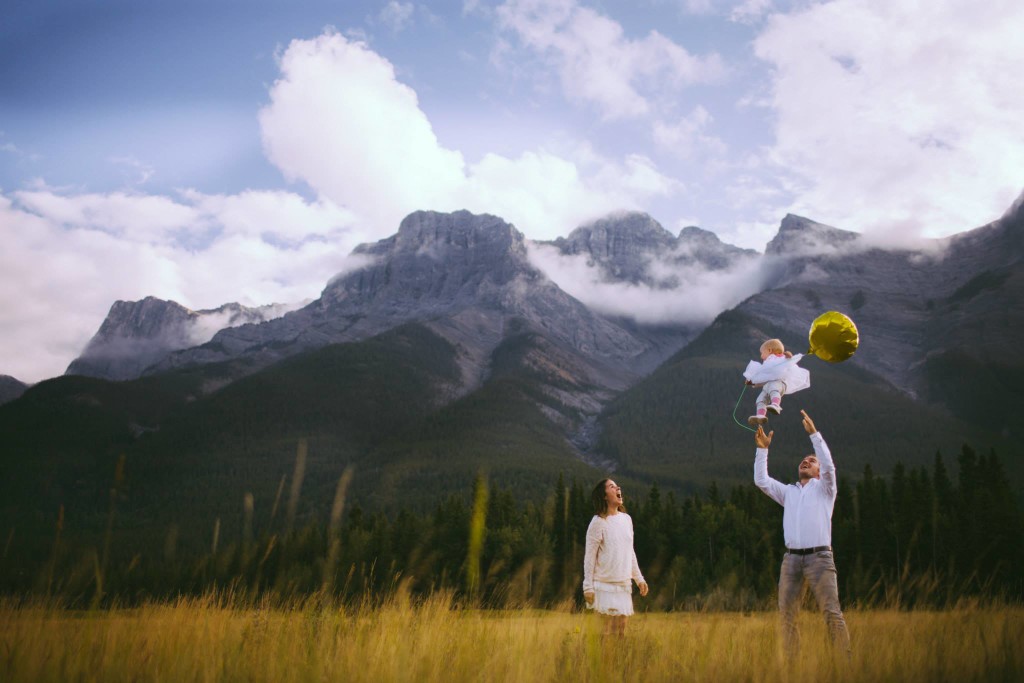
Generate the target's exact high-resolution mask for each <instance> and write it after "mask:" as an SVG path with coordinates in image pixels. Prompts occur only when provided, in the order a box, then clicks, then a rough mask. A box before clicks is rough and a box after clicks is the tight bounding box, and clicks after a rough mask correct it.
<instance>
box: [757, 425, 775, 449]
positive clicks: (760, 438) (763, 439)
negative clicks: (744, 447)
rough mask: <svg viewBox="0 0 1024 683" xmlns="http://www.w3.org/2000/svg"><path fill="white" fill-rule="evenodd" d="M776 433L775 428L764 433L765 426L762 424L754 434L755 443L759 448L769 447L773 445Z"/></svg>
mask: <svg viewBox="0 0 1024 683" xmlns="http://www.w3.org/2000/svg"><path fill="white" fill-rule="evenodd" d="M774 435H775V430H774V429H773V430H772V431H770V432H768V433H767V434H765V433H764V427H762V426H761V425H758V426H757V432H756V433H755V434H754V443H756V444H757V447H758V448H768V447H769V446H771V445H772V437H773V436H774Z"/></svg>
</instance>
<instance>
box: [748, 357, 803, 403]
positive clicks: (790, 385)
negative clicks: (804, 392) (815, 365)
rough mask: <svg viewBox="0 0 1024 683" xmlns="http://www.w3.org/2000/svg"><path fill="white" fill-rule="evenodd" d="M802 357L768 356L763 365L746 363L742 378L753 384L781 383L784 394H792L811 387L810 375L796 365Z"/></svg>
mask: <svg viewBox="0 0 1024 683" xmlns="http://www.w3.org/2000/svg"><path fill="white" fill-rule="evenodd" d="M803 357H804V354H802V353H797V354H794V355H793V357H792V358H786V357H785V356H769V357H768V358H767V359H766V360H765V362H764V363H758V362H757V361H756V360H752V361H750V362H749V363H747V369H746V370H744V371H743V376H744V377H746V378H747V379H749V380H750V381H751V382H752V383H753V384H767V383H769V382H783V383H784V384H785V385H786V387H785V392H784V393H786V394H792V393H794V392H797V391H800V390H801V389H806V388H807V387H809V386H811V373H809V372H807V370H805V369H803V368H802V367H800V366H799V365H797V363H799V362H800V359H801V358H803Z"/></svg>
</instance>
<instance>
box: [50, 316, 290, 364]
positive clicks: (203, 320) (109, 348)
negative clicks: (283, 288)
mask: <svg viewBox="0 0 1024 683" xmlns="http://www.w3.org/2000/svg"><path fill="white" fill-rule="evenodd" d="M290 308H291V307H290V306H287V305H282V304H270V305H267V306H260V307H258V308H249V307H248V306H243V305H241V304H239V303H235V302H231V303H227V304H223V305H221V306H218V307H217V308H211V309H205V310H200V311H193V310H192V309H190V308H187V307H185V306H182V305H181V304H179V303H178V302H176V301H171V300H167V299H158V298H157V297H155V296H147V297H146V298H144V299H142V300H140V301H120V300H119V301H115V302H114V303H113V305H112V306H111V307H110V311H109V312H108V313H107V317H106V318H105V319H104V320H103V323H102V324H101V325H100V329H99V331H97V332H96V334H95V335H93V338H92V339H90V340H89V343H88V345H87V346H86V347H85V350H84V351H83V352H82V355H80V356H79V357H78V358H76V359H75V360H73V361H72V362H71V364H70V365H69V366H68V369H67V371H66V372H65V374H68V375H86V376H89V377H102V378H104V379H113V380H123V379H131V378H134V377H138V376H139V375H140V374H142V371H143V370H145V369H146V368H147V367H149V366H150V365H153V364H154V363H157V362H159V361H160V360H162V359H164V358H165V357H166V356H167V355H168V354H170V353H172V352H173V351H177V350H179V349H185V348H188V347H191V346H195V345H196V344H202V343H203V342H205V341H207V340H209V339H210V337H212V336H213V335H214V333H216V332H217V331H218V330H221V329H224V328H225V327H232V326H234V325H241V324H244V323H249V322H260V321H263V320H268V319H271V318H274V317H277V316H279V315H281V314H282V313H283V312H284V311H286V310H289V309H290Z"/></svg>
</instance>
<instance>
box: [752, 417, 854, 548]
mask: <svg viewBox="0 0 1024 683" xmlns="http://www.w3.org/2000/svg"><path fill="white" fill-rule="evenodd" d="M811 444H812V445H813V446H814V454H815V455H816V456H817V457H818V466H819V471H820V474H821V478H820V479H811V480H809V481H808V482H807V483H806V484H804V485H803V486H801V485H800V484H799V483H795V484H783V483H782V482H780V481H778V480H775V479H772V478H771V477H769V476H768V449H767V448H758V449H757V452H756V455H755V457H754V483H755V484H756V485H757V487H758V488H759V489H761V490H762V491H764V492H765V493H766V494H768V495H769V496H770V497H771V498H772V500H774V501H775V502H777V503H778V504H779V505H781V506H782V507H783V508H784V512H783V513H782V530H783V536H784V538H785V542H786V547H787V548H792V549H800V548H815V547H818V546H824V545H832V509H833V508H834V507H835V504H836V466H835V463H833V462H832V453H831V452H829V450H828V446H827V445H826V444H825V440H824V439H823V438H822V436H821V432H815V433H814V434H811Z"/></svg>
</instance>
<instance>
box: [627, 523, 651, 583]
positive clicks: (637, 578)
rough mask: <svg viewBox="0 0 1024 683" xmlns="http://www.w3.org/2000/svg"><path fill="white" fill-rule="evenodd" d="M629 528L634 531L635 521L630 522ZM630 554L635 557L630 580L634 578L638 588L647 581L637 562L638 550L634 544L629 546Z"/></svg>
mask: <svg viewBox="0 0 1024 683" xmlns="http://www.w3.org/2000/svg"><path fill="white" fill-rule="evenodd" d="M629 526H630V530H632V527H633V520H632V518H631V519H630V520H629ZM629 554H630V555H632V557H633V565H632V567H631V568H630V578H632V579H633V580H634V581H636V585H638V586H639V585H640V584H641V583H647V581H646V580H645V579H644V575H643V574H641V573H640V564H639V563H638V562H637V561H636V550H634V549H633V546H632V544H630V546H629Z"/></svg>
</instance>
